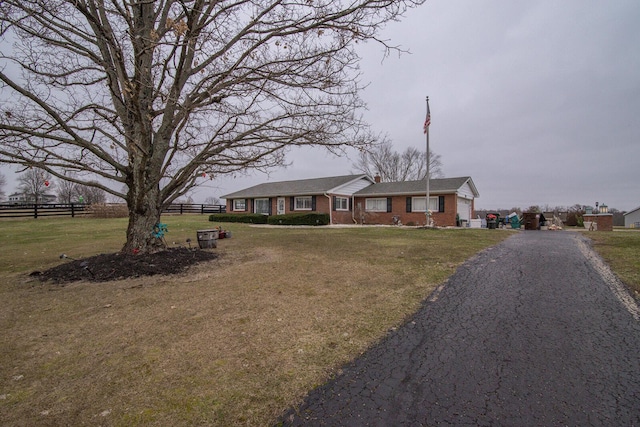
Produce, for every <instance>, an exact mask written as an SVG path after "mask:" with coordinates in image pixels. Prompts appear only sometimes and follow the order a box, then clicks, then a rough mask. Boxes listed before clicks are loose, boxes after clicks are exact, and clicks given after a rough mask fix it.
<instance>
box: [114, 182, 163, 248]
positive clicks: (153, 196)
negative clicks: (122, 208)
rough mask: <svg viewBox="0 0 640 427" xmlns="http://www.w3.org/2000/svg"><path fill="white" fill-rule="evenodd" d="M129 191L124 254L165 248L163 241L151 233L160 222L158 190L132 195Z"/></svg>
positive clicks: (160, 210) (160, 211)
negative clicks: (127, 223)
mask: <svg viewBox="0 0 640 427" xmlns="http://www.w3.org/2000/svg"><path fill="white" fill-rule="evenodd" d="M132 193H136V192H135V191H132V190H130V191H129V198H128V200H127V206H128V208H129V226H128V227H127V243H125V245H124V247H123V248H122V251H123V252H124V253H126V254H138V253H149V252H157V251H160V250H163V249H165V248H166V245H165V242H164V240H162V239H159V238H157V237H155V236H154V235H153V233H154V227H155V226H156V224H158V223H159V222H160V214H161V213H162V209H161V206H160V201H159V200H158V191H157V190H156V191H151V192H148V193H144V194H142V192H140V193H138V197H133V196H132Z"/></svg>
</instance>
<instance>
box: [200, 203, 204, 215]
mask: <svg viewBox="0 0 640 427" xmlns="http://www.w3.org/2000/svg"><path fill="white" fill-rule="evenodd" d="M200 215H204V205H200Z"/></svg>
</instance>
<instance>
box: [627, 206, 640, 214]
mask: <svg viewBox="0 0 640 427" xmlns="http://www.w3.org/2000/svg"><path fill="white" fill-rule="evenodd" d="M638 210H640V206H638V207H637V208H635V209H631V210H630V211H629V212H625V213H624V216H627V215H629V214H632V213H634V212H635V211H638Z"/></svg>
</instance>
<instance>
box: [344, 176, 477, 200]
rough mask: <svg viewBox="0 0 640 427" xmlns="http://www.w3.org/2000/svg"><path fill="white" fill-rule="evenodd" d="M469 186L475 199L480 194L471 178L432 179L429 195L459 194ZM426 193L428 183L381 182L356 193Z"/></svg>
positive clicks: (377, 194)
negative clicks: (463, 188) (466, 185)
mask: <svg viewBox="0 0 640 427" xmlns="http://www.w3.org/2000/svg"><path fill="white" fill-rule="evenodd" d="M467 183H468V184H469V187H470V188H471V191H472V192H473V195H474V197H478V196H479V195H480V193H478V190H477V189H476V186H475V184H474V183H473V181H472V180H471V177H468V176H462V177H457V178H439V179H435V178H434V179H431V181H430V182H429V194H450V193H455V192H457V191H458V190H459V189H460V188H461V187H462V186H464V185H465V184H467ZM425 192H426V181H425V180H424V179H422V180H419V181H399V182H380V183H377V184H373V185H370V186H369V187H366V188H363V189H362V190H360V191H358V192H357V193H355V195H356V196H402V195H415V194H424V193H425Z"/></svg>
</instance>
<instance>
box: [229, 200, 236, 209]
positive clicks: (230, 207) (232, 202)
mask: <svg viewBox="0 0 640 427" xmlns="http://www.w3.org/2000/svg"><path fill="white" fill-rule="evenodd" d="M234 203H235V201H234V200H233V199H231V206H229V210H230V211H231V212H233V205H234Z"/></svg>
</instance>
